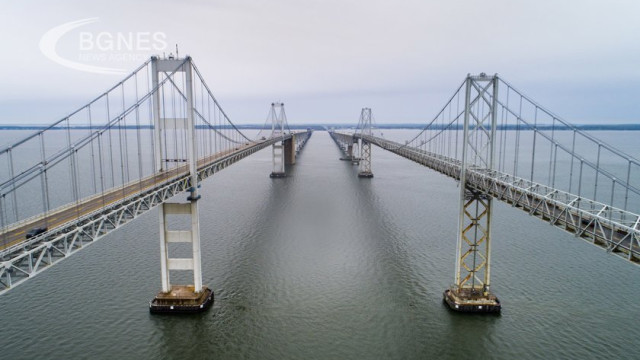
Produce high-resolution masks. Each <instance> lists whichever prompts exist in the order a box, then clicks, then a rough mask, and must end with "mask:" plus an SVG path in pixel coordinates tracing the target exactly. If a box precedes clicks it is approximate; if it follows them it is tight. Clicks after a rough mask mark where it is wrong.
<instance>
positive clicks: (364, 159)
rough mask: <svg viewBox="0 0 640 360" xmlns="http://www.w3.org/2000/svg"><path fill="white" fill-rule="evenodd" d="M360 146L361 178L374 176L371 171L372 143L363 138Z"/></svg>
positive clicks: (359, 170)
mask: <svg viewBox="0 0 640 360" xmlns="http://www.w3.org/2000/svg"><path fill="white" fill-rule="evenodd" d="M361 144H362V145H361V146H360V154H361V155H360V164H359V167H358V177H359V178H372V177H373V173H372V172H371V143H370V142H368V141H367V140H365V139H362V140H361Z"/></svg>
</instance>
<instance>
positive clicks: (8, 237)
mask: <svg viewBox="0 0 640 360" xmlns="http://www.w3.org/2000/svg"><path fill="white" fill-rule="evenodd" d="M265 142H268V141H256V142H253V143H247V144H244V145H242V146H238V147H237V148H235V149H234V150H227V151H223V152H220V153H217V154H214V155H211V156H207V157H204V158H201V159H199V160H198V169H199V170H201V169H203V168H205V167H207V166H208V165H210V164H212V163H214V162H216V161H218V160H220V159H222V158H224V157H228V156H230V155H233V154H235V153H241V152H242V151H244V150H246V149H249V148H251V147H255V146H262V147H264V146H265V145H264V143H265ZM270 143H271V142H269V144H270ZM188 171H189V169H188V166H187V165H182V166H179V167H176V168H174V169H171V170H168V171H163V172H158V173H156V174H153V175H151V176H148V177H146V178H142V179H139V180H137V181H133V182H130V183H129V184H126V185H124V186H121V187H117V188H112V189H109V190H107V191H105V192H104V193H102V194H96V195H93V196H90V197H87V198H85V199H82V200H79V201H78V202H77V203H72V204H68V205H65V206H62V207H60V208H57V209H54V210H51V211H49V212H48V213H47V214H46V215H45V214H40V215H37V216H34V217H32V218H30V219H26V220H24V221H21V222H20V223H18V224H16V225H14V226H12V227H10V228H9V229H8V230H7V231H5V232H4V233H3V234H2V238H1V240H2V244H1V245H0V250H4V249H7V248H10V247H13V246H16V245H18V246H19V245H20V244H21V243H24V242H26V241H27V239H26V238H25V234H26V233H27V232H28V231H29V230H30V229H33V228H35V227H47V228H48V229H49V230H51V231H54V230H55V229H57V228H59V227H61V226H63V225H65V224H67V223H69V222H72V221H76V220H78V219H80V218H81V217H83V216H86V215H88V214H91V213H93V212H96V211H99V210H100V209H103V208H106V207H108V206H109V205H112V204H114V203H116V202H118V201H121V200H123V199H125V198H129V197H134V196H136V195H139V194H141V193H144V192H145V191H149V190H151V189H155V188H157V187H160V186H162V185H164V184H167V183H169V182H171V181H173V180H175V179H177V178H180V177H183V176H186V175H187V173H188Z"/></svg>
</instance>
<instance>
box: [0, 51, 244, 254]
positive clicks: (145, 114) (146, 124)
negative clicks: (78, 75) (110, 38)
mask: <svg viewBox="0 0 640 360" xmlns="http://www.w3.org/2000/svg"><path fill="white" fill-rule="evenodd" d="M152 62H153V61H152V60H149V61H147V62H145V63H144V64H142V65H141V66H140V67H138V68H137V69H135V70H134V71H133V72H132V73H131V74H130V75H129V76H127V77H126V78H124V79H123V80H122V81H120V82H119V83H118V84H116V85H115V86H114V87H112V88H110V89H109V90H108V91H106V92H104V93H103V94H101V95H100V96H98V97H97V98H95V99H94V100H92V101H90V102H89V103H88V104H86V105H84V106H82V107H81V108H79V109H78V110H76V111H74V112H72V113H71V114H69V115H68V116H65V117H64V118H62V119H61V120H58V121H56V122H54V123H52V124H51V125H49V126H47V127H46V128H43V129H39V130H37V131H35V132H33V133H32V134H27V135H26V136H24V138H22V139H20V140H17V141H14V142H13V143H12V144H11V145H8V146H5V147H4V148H1V149H0V168H3V169H6V171H0V231H1V232H0V245H2V247H6V246H7V245H8V244H7V241H10V240H9V239H8V237H9V235H10V232H11V231H12V229H15V228H16V227H19V226H21V225H22V224H24V223H25V222H28V223H32V224H33V226H34V227H35V226H38V227H47V228H51V227H52V225H53V226H55V225H56V222H51V221H49V216H48V215H50V214H52V213H53V212H55V211H57V210H62V209H64V208H73V207H76V208H78V213H77V217H80V216H81V215H82V214H81V211H82V209H80V206H79V204H81V203H82V202H83V201H86V200H87V199H91V198H95V197H102V198H103V200H104V202H109V201H112V200H111V199H109V197H108V194H110V193H112V192H113V191H114V190H117V189H123V192H124V189H125V188H126V187H128V186H130V185H131V184H132V183H136V182H139V183H140V184H141V186H142V182H143V181H144V180H145V179H148V178H149V177H150V176H152V175H154V174H157V173H158V171H159V170H160V168H159V167H158V161H157V160H158V159H155V155H154V151H153V149H154V146H155V145H156V144H155V143H156V142H157V141H156V139H155V135H154V131H155V130H154V113H156V112H157V113H158V115H159V117H160V119H161V122H162V135H161V136H162V139H161V141H162V142H163V143H164V145H165V146H164V147H163V148H164V150H163V153H162V155H161V157H162V159H161V162H160V164H161V165H160V166H161V169H162V170H163V172H164V174H165V177H171V176H172V172H174V173H175V174H174V175H177V174H178V173H179V172H180V169H182V167H183V165H184V163H185V162H186V158H187V155H186V154H187V149H186V146H187V141H186V138H185V137H186V135H187V132H186V131H185V129H184V125H183V124H181V121H183V120H184V119H186V118H187V111H188V106H187V105H186V104H187V103H186V88H187V86H188V84H189V82H187V79H186V77H185V73H184V72H182V71H178V70H180V69H181V67H182V66H187V65H186V64H188V66H192V70H193V73H194V76H193V78H192V79H191V82H190V84H191V86H192V93H193V97H194V101H193V114H194V123H195V126H196V130H197V131H196V133H197V136H196V138H197V141H196V147H197V153H198V157H199V158H206V157H211V156H213V155H215V154H219V155H221V154H225V153H229V152H230V151H233V150H235V149H238V148H239V147H240V146H243V145H246V144H248V143H250V142H251V141H252V140H251V139H249V138H248V137H247V136H245V135H244V134H243V133H242V132H241V131H240V130H239V129H238V128H237V127H236V126H235V124H233V123H232V122H231V121H230V119H229V117H228V116H227V114H226V113H225V112H224V111H223V110H222V108H221V107H220V105H219V103H218V101H217V100H216V98H215V97H214V96H213V94H212V92H211V90H210V89H209V87H208V86H207V84H206V82H205V81H204V79H203V77H202V74H201V73H200V71H199V69H198V68H197V67H196V66H195V65H193V62H192V61H191V59H190V58H187V59H181V60H178V59H176V61H175V68H174V69H164V71H162V72H161V73H160V75H159V78H158V82H157V86H154V85H153V84H154V82H153V74H152V72H153V71H152ZM154 97H157V98H158V100H159V101H158V102H159V104H158V107H157V108H154ZM76 205H78V206H76ZM24 231H26V230H23V232H24ZM12 235H15V234H12ZM22 236H23V237H24V234H23V235H22Z"/></svg>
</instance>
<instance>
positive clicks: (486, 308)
mask: <svg viewBox="0 0 640 360" xmlns="http://www.w3.org/2000/svg"><path fill="white" fill-rule="evenodd" d="M442 295H443V301H444V302H445V303H446V304H447V305H448V306H449V308H450V309H451V310H453V311H458V312H465V313H500V310H501V309H502V306H501V304H500V300H498V298H497V297H495V296H494V295H493V294H483V293H482V291H480V290H474V289H457V288H451V289H447V290H445V291H444V294H442Z"/></svg>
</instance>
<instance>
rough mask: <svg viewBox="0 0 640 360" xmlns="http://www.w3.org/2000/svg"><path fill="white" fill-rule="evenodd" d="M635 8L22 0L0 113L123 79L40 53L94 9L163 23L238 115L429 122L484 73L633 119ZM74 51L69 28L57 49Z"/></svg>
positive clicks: (126, 25) (608, 115)
mask: <svg viewBox="0 0 640 360" xmlns="http://www.w3.org/2000/svg"><path fill="white" fill-rule="evenodd" d="M637 14H640V3H639V2H637V1H633V0H630V1H606V2H605V1H577V0H575V1H563V2H558V1H549V0H545V1H512V0H511V1H509V0H502V1H496V0H494V1H472V0H465V1H463V0H459V1H447V2H444V1H425V0H415V1H414V0H398V1H393V2H391V1H379V0H373V1H372V0H369V1H364V0H351V1H348V0H347V1H345V0H341V1H338V0H323V1H320V0H306V1H300V0H273V1H258V0H234V1H232V0H224V1H196V0H191V1H164V2H158V1H138V2H135V3H132V2H130V1H122V0H112V1H108V2H106V1H105V2H100V3H98V4H96V3H95V2H86V1H66V2H49V1H44V0H34V1H22V2H17V1H14V2H9V3H7V4H4V9H3V14H2V15H0V34H1V35H0V36H1V37H2V38H1V39H2V44H3V47H4V48H5V50H7V49H8V51H5V54H7V53H8V54H10V55H9V56H6V55H5V56H4V57H3V59H2V64H3V65H4V66H3V69H4V71H3V81H2V85H1V86H0V99H2V100H0V106H1V107H2V108H3V109H4V111H2V114H1V115H0V122H2V123H10V122H13V121H25V119H28V120H29V121H33V122H43V123H46V122H50V121H53V120H54V119H55V118H57V117H60V116H62V115H63V114H64V112H63V111H64V110H62V108H63V106H62V105H67V104H68V105H69V108H68V110H69V111H71V110H72V109H73V108H74V107H75V106H79V105H81V104H82V103H83V102H84V101H86V100H88V99H90V98H91V97H93V96H94V95H97V94H98V93H99V92H101V91H102V90H104V89H106V88H107V87H108V86H110V85H111V84H113V83H115V82H117V81H118V80H119V77H118V76H108V75H97V74H90V73H83V72H79V71H75V70H72V69H68V68H64V67H62V66H60V65H58V64H56V63H54V62H51V61H50V60H48V59H47V58H45V57H44V56H43V55H42V54H41V53H40V51H39V48H38V42H39V40H40V38H41V37H42V35H43V34H44V33H45V32H46V31H47V30H49V29H50V28H52V27H54V26H57V25H60V24H62V23H65V22H68V21H73V20H78V19H82V18H88V17H99V18H100V22H99V23H96V24H91V25H88V26H87V28H86V29H87V30H88V31H93V32H99V31H108V32H140V31H149V32H154V31H161V32H163V33H165V34H166V35H167V42H168V43H170V44H175V43H178V44H180V49H181V53H185V54H186V53H188V54H190V55H192V56H193V57H194V60H195V62H196V64H197V65H198V66H199V68H200V69H201V71H202V72H203V74H204V75H205V76H206V78H207V79H208V83H209V85H210V87H211V88H212V89H213V91H214V93H215V94H216V96H217V97H218V98H219V100H220V101H221V103H222V105H223V107H225V109H226V110H227V112H228V113H229V114H230V116H231V117H232V119H234V121H236V122H238V123H247V122H261V121H262V120H263V119H264V116H265V114H266V112H267V107H268V104H269V103H270V102H271V101H272V100H276V99H279V100H282V101H284V102H285V103H287V107H288V114H289V117H290V119H291V120H292V121H297V120H299V121H325V122H354V121H356V120H357V116H358V114H359V110H360V108H361V107H364V106H368V107H371V108H373V110H374V113H375V114H376V118H377V119H378V121H379V122H418V121H425V120H426V119H429V118H431V117H432V116H433V115H435V114H436V112H437V111H438V108H439V106H441V105H442V104H443V102H444V101H445V99H446V98H447V97H448V95H449V93H450V92H452V91H453V90H454V89H455V88H456V86H457V85H458V84H459V83H460V82H461V81H462V79H463V78H464V76H465V75H466V74H467V73H469V72H471V73H477V72H482V71H484V72H487V73H496V72H497V73H499V74H501V75H502V76H503V77H505V78H506V79H508V80H509V81H510V82H511V83H513V84H514V85H515V86H516V87H518V88H520V89H521V90H523V91H524V92H525V93H527V94H529V95H530V96H532V97H533V98H534V99H536V100H537V101H538V102H540V103H542V104H543V105H545V106H547V107H549V108H550V109H551V110H553V111H554V112H556V113H558V114H559V115H561V116H563V117H565V118H566V119H568V120H570V121H572V122H575V123H587V122H595V121H598V122H605V121H609V122H634V121H635V122H637V121H638V114H640V106H639V105H638V101H637V98H638V95H640V85H638V84H640V66H639V65H638V64H640V47H639V46H638V43H639V42H638V40H640V39H639V37H640V23H639V22H638V21H637V19H636V18H637ZM75 49H77V39H76V38H75V37H73V36H70V37H69V38H67V39H64V41H61V43H60V46H59V48H58V51H59V52H60V53H61V54H73V53H74V51H75ZM125 65H126V66H127V67H129V68H133V67H135V63H133V62H131V63H126V64H125ZM634 94H635V95H634ZM29 103H30V104H33V106H29V107H25V106H24V104H29ZM54 103H55V104H56V106H53V107H48V106H50V105H51V104H54Z"/></svg>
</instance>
